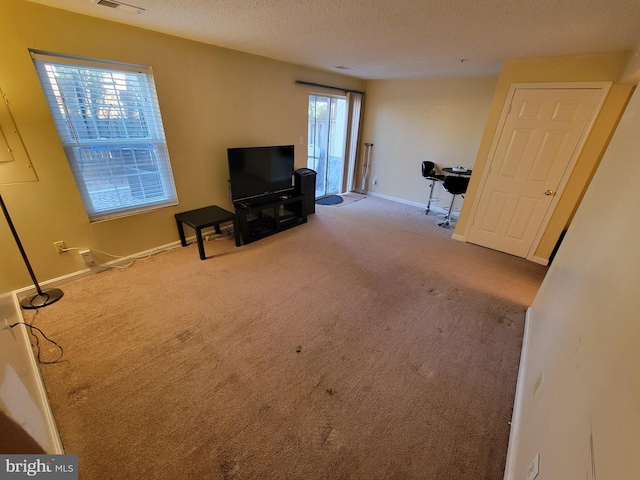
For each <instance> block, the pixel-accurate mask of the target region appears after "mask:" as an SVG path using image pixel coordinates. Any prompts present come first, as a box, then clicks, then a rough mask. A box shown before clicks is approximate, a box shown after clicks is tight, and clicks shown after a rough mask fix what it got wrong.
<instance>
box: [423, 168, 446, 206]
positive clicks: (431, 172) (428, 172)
mask: <svg viewBox="0 0 640 480" xmlns="http://www.w3.org/2000/svg"><path fill="white" fill-rule="evenodd" d="M422 176H423V177H424V178H426V179H427V180H430V181H431V190H430V191H429V201H428V202H427V210H426V211H425V214H427V215H429V212H430V211H431V200H432V198H433V188H434V187H435V186H436V182H442V181H444V177H445V175H439V174H437V173H436V164H435V163H433V162H428V161H427V162H422Z"/></svg>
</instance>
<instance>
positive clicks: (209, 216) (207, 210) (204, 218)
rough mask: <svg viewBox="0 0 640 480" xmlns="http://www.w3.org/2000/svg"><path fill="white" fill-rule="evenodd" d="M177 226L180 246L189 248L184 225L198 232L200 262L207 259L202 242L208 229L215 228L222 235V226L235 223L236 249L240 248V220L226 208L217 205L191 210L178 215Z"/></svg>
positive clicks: (176, 215)
mask: <svg viewBox="0 0 640 480" xmlns="http://www.w3.org/2000/svg"><path fill="white" fill-rule="evenodd" d="M175 217H176V224H177V225H178V233H179V234H180V244H181V245H182V246H183V247H186V246H187V240H186V238H185V236H184V227H183V224H186V225H189V226H190V227H191V228H193V229H194V230H195V231H196V241H197V242H198V253H200V260H204V259H206V258H207V257H206V256H205V254H204V242H203V240H202V229H203V228H207V227H214V228H215V230H216V233H218V234H219V233H220V224H221V223H226V222H233V235H234V236H235V240H236V247H239V246H240V228H239V227H238V219H237V218H236V214H235V213H231V212H230V211H228V210H225V209H224V208H220V207H218V206H217V205H212V206H210V207H203V208H198V209H196V210H189V211H188V212H182V213H176V214H175Z"/></svg>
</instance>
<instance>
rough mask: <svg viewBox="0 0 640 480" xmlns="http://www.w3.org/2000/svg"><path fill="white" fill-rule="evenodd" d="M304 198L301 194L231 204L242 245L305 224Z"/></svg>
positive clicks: (304, 195)
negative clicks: (236, 218) (236, 219)
mask: <svg viewBox="0 0 640 480" xmlns="http://www.w3.org/2000/svg"><path fill="white" fill-rule="evenodd" d="M305 198H306V194H302V195H287V196H282V197H280V198H276V199H274V198H268V199H267V198H265V199H261V198H256V199H251V201H242V202H233V206H234V208H235V211H236V215H237V217H238V224H239V225H240V234H241V235H242V241H243V242H244V244H245V245H246V244H247V243H251V242H254V241H256V240H259V239H261V238H264V237H268V236H269V235H273V234H275V233H278V232H281V231H283V230H286V229H288V228H291V227H295V226H297V225H301V224H303V223H306V222H307V211H306V206H305Z"/></svg>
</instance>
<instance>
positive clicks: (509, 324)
mask: <svg viewBox="0 0 640 480" xmlns="http://www.w3.org/2000/svg"><path fill="white" fill-rule="evenodd" d="M498 322H500V323H501V324H502V325H506V326H507V327H513V320H512V319H511V318H507V317H500V318H499V319H498Z"/></svg>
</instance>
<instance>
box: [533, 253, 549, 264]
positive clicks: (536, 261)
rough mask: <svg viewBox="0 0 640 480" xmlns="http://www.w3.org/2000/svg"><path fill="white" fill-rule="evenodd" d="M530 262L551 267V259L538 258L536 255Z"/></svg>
mask: <svg viewBox="0 0 640 480" xmlns="http://www.w3.org/2000/svg"><path fill="white" fill-rule="evenodd" d="M529 260H531V261H532V262H534V263H539V264H540V265H545V266H546V265H549V259H548V258H542V257H536V256H535V255H534V256H533V257H531V258H530V259H529Z"/></svg>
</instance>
